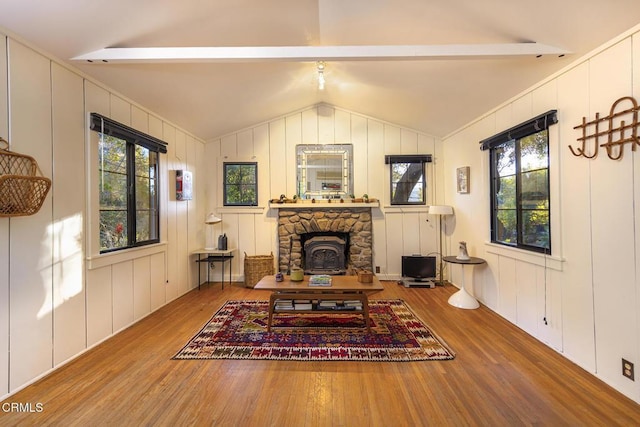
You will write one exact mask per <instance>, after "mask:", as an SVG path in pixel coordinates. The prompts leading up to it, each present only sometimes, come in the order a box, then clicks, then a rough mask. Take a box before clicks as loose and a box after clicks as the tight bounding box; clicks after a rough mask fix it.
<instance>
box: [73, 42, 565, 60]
mask: <svg viewBox="0 0 640 427" xmlns="http://www.w3.org/2000/svg"><path fill="white" fill-rule="evenodd" d="M569 53H570V52H568V51H566V50H564V49H560V48H557V47H554V46H548V45H544V44H540V43H504V44H450V45H397V46H396V45H388V46H253V47H251V46H240V47H131V48H120V47H119V48H105V49H99V50H96V51H93V52H89V53H86V54H83V55H79V56H76V57H74V58H71V59H72V60H74V61H87V62H99V63H104V62H108V63H171V62H177V63H189V62H191V63H197V62H267V61H280V62H307V61H419V60H434V59H436V60H437V59H473V58H475V59H480V58H502V57H513V56H540V55H558V56H561V55H565V54H569Z"/></svg>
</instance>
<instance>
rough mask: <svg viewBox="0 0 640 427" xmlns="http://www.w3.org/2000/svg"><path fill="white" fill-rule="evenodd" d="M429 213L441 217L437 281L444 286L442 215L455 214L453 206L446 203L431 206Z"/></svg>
mask: <svg viewBox="0 0 640 427" xmlns="http://www.w3.org/2000/svg"><path fill="white" fill-rule="evenodd" d="M429 215H438V216H439V217H440V277H439V279H438V281H437V282H436V283H437V284H438V285H441V286H444V262H443V261H442V257H443V253H442V239H443V237H444V236H443V234H442V217H443V216H445V215H453V207H451V206H446V205H431V206H429Z"/></svg>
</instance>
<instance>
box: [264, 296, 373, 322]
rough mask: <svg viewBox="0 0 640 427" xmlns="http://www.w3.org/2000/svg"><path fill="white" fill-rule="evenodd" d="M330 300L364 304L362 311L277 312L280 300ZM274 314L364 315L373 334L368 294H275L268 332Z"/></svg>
mask: <svg viewBox="0 0 640 427" xmlns="http://www.w3.org/2000/svg"><path fill="white" fill-rule="evenodd" d="M296 299H302V300H328V301H349V300H357V301H360V302H361V303H362V310H322V309H314V310H276V309H275V306H276V301H278V300H296ZM274 313H278V314H325V313H326V314H354V313H356V314H362V316H363V318H364V323H365V325H366V328H367V332H371V322H370V319H369V298H367V294H365V293H361V292H274V293H272V294H271V296H270V297H269V320H268V322H267V331H268V332H271V325H272V323H273V315H274Z"/></svg>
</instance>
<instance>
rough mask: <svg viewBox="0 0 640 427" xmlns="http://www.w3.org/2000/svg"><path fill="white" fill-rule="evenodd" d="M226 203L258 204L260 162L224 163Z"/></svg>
mask: <svg viewBox="0 0 640 427" xmlns="http://www.w3.org/2000/svg"><path fill="white" fill-rule="evenodd" d="M223 170H224V205H225V206H257V205H258V163H256V162H241V163H226V162H225V163H224V164H223Z"/></svg>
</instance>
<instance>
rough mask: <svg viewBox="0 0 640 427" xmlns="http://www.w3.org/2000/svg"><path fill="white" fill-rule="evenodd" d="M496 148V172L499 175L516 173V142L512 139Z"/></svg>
mask: <svg viewBox="0 0 640 427" xmlns="http://www.w3.org/2000/svg"><path fill="white" fill-rule="evenodd" d="M494 150H495V158H496V173H497V175H498V176H507V175H515V173H516V142H515V141H510V142H507V143H506V144H504V145H502V146H500V147H497V148H495V149H494Z"/></svg>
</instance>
